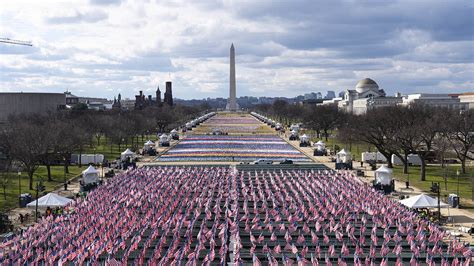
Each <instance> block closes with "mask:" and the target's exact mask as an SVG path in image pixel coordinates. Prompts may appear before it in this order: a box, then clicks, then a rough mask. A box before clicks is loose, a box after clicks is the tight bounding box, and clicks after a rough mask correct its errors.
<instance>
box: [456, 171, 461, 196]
mask: <svg viewBox="0 0 474 266" xmlns="http://www.w3.org/2000/svg"><path fill="white" fill-rule="evenodd" d="M459 174H460V172H459V169H458V170H456V176H457V177H458V186H457V194H458V197H459Z"/></svg>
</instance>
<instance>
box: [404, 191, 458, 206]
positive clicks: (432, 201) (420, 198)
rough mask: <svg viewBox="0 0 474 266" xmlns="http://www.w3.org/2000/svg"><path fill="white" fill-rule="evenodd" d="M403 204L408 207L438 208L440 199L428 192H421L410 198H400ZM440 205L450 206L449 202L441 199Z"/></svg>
mask: <svg viewBox="0 0 474 266" xmlns="http://www.w3.org/2000/svg"><path fill="white" fill-rule="evenodd" d="M399 202H400V203H401V204H403V205H405V206H407V207H408V208H412V209H418V208H437V207H438V199H437V198H432V197H430V196H428V195H426V194H420V195H417V196H414V197H411V198H408V199H404V200H400V201H399ZM439 205H440V207H441V208H446V207H449V205H448V204H446V203H444V202H442V201H440V202H439Z"/></svg>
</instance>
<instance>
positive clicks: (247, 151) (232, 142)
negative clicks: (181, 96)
mask: <svg viewBox="0 0 474 266" xmlns="http://www.w3.org/2000/svg"><path fill="white" fill-rule="evenodd" d="M252 119H253V118H252ZM257 159H270V160H274V161H283V160H284V159H291V160H293V161H297V162H305V161H311V160H310V159H309V158H308V157H306V156H305V155H304V154H303V153H301V152H300V151H298V150H296V149H295V148H294V147H292V146H291V145H290V144H288V143H287V142H286V141H284V140H282V139H281V138H280V137H278V136H271V135H256V136H249V135H245V136H236V135H228V136H213V135H190V136H188V137H187V138H186V139H184V140H182V141H180V142H179V143H178V144H177V145H176V146H175V147H173V148H172V149H170V150H169V151H168V152H166V153H165V154H163V155H161V156H160V157H158V158H157V160H158V161H162V162H168V161H178V162H179V161H254V160H257Z"/></svg>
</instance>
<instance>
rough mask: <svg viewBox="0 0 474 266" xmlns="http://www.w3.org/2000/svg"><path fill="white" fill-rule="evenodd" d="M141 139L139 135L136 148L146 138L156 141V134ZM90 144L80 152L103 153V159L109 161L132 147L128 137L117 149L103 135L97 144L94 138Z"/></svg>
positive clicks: (141, 144) (141, 145) (139, 146)
mask: <svg viewBox="0 0 474 266" xmlns="http://www.w3.org/2000/svg"><path fill="white" fill-rule="evenodd" d="M143 139H144V141H143V142H142V138H141V137H139V138H138V144H139V145H138V148H143V144H144V143H145V142H146V141H147V140H151V141H156V140H157V137H156V135H147V136H145V137H144V138H143ZM135 142H136V138H135V140H134V145H135ZM92 144H93V146H88V147H86V148H85V149H84V150H83V152H82V153H83V154H103V155H104V156H105V159H107V160H108V161H109V162H110V161H113V160H115V159H116V158H118V157H120V153H122V152H123V151H124V150H126V149H127V148H129V149H132V144H131V140H130V139H128V141H127V144H123V145H121V147H120V149H119V145H117V144H110V142H109V141H108V140H107V138H106V137H105V136H104V137H102V138H101V139H100V144H99V145H97V140H96V139H93V141H92ZM77 153H79V152H77Z"/></svg>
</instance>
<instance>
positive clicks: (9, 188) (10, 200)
mask: <svg viewBox="0 0 474 266" xmlns="http://www.w3.org/2000/svg"><path fill="white" fill-rule="evenodd" d="M85 168H86V167H85V166H83V167H82V168H79V167H77V166H70V167H69V174H67V175H66V179H70V178H73V177H75V176H77V175H79V174H81V172H82V171H83V170H84V169H85ZM4 174H5V173H0V181H3V178H4V176H3V175H4ZM51 175H52V179H53V181H50V182H48V181H47V179H48V177H47V171H46V167H45V166H40V167H39V168H38V170H37V171H36V173H35V176H34V177H33V181H34V183H33V186H36V181H38V180H39V179H40V178H41V177H42V178H43V184H44V186H45V187H46V190H45V191H46V193H48V192H51V191H52V190H54V188H55V187H56V186H60V185H61V186H62V185H63V182H64V167H63V166H52V167H51ZM28 184H29V181H28V176H27V174H26V173H25V172H22V173H21V193H30V194H31V195H32V196H33V197H35V196H36V191H34V190H29V189H28ZM18 196H19V186H18V174H17V173H10V175H9V178H8V182H7V185H6V200H5V194H4V190H3V186H2V187H1V188H0V210H1V211H5V210H9V209H12V208H16V207H18Z"/></svg>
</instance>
